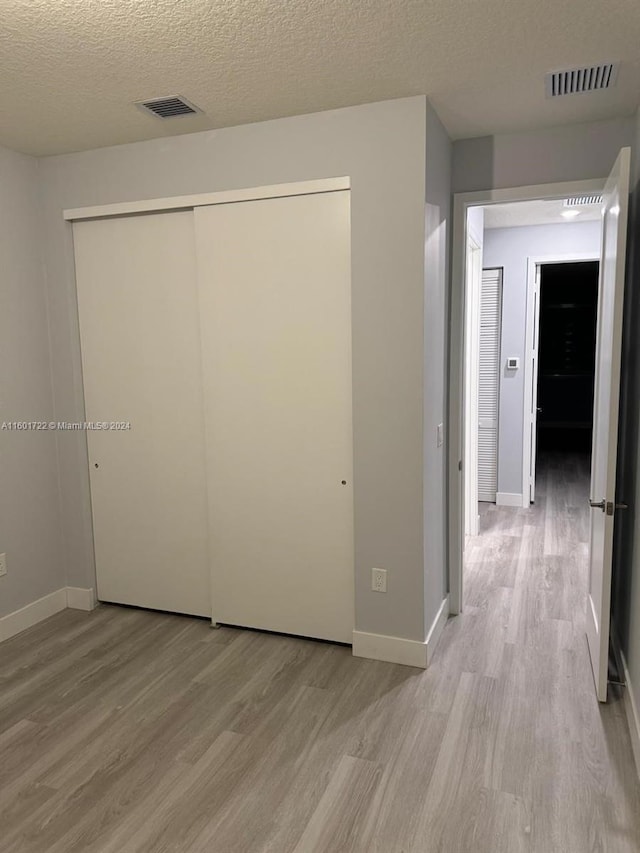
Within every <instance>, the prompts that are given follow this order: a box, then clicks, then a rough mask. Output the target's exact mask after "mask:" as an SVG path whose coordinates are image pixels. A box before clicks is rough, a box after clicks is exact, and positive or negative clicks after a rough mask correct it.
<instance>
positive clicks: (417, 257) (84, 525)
mask: <svg viewBox="0 0 640 853" xmlns="http://www.w3.org/2000/svg"><path fill="white" fill-rule="evenodd" d="M427 128H430V129H429V130H427ZM427 133H429V134H430V138H431V140H432V142H431V144H433V145H434V148H435V147H437V149H438V152H439V154H438V162H439V163H440V166H442V167H443V168H445V170H446V164H447V158H448V153H447V152H448V140H447V139H446V137H445V136H444V135H443V133H442V131H441V129H440V126H439V124H438V123H437V122H436V119H435V117H434V115H433V114H432V113H431V111H429V112H428V113H427V102H426V99H425V98H424V97H416V98H407V99H402V100H395V101H388V102H384V103H379V104H370V105H365V106H361V107H354V108H348V109H343V110H335V111H331V112H326V113H320V114H315V115H308V116H298V117H295V118H290V119H282V120H277V121H270V122H264V123H261V124H254V125H246V126H243V127H237V128H229V129H225V130H217V131H211V132H205V133H197V134H192V135H187V136H179V137H172V138H165V139H157V140H153V141H150V142H142V143H136V144H132V145H123V146H117V147H113V148H104V149H100V150H96V151H88V152H83V153H79V154H71V155H64V156H59V157H51V158H46V159H45V160H43V161H42V162H41V165H40V170H41V179H42V193H41V199H42V209H43V247H44V254H45V261H46V265H47V286H48V294H49V309H50V320H51V322H50V328H51V356H52V376H53V389H54V399H55V412H56V418H57V419H59V420H77V419H82V417H83V395H82V377H81V362H80V344H79V335H78V318H77V310H76V297H75V281H74V268H73V246H72V238H71V226H70V225H69V224H68V223H65V222H64V221H63V219H62V210H63V209H64V208H68V207H82V206H85V205H95V204H106V203H109V202H118V201H128V200H136V199H144V198H154V197H160V196H173V195H182V194H188V193H198V192H211V191H217V190H226V189H233V188H238V187H252V186H259V185H263V184H275V183H281V182H288V181H301V180H309V179H314V178H323V177H332V176H339V175H350V176H351V179H352V248H353V251H352V264H353V363H354V439H355V440H354V449H355V453H354V464H355V482H354V485H355V541H356V555H355V556H356V626H357V627H358V629H360V630H363V631H370V632H373V633H381V634H388V635H395V636H400V637H408V638H411V639H419V640H422V639H423V638H424V636H425V630H426V626H425V606H424V600H425V590H427V596H428V597H430V596H431V595H435V596H436V597H437V596H440V595H441V589H442V578H443V576H444V568H443V564H442V547H443V545H442V543H443V528H444V524H443V519H442V515H441V514H440V515H438V516H437V517H434V518H432V517H431V516H429V517H427V519H426V521H425V517H424V509H423V498H424V500H427V499H428V500H429V501H432V500H433V496H434V495H436V494H438V495H442V494H443V493H444V476H443V463H442V461H441V460H442V454H441V453H440V455H439V456H438V458H437V459H432V458H431V455H430V461H429V465H428V470H427V471H426V472H425V468H424V462H425V459H424V457H425V447H424V444H425V437H424V436H425V434H426V435H428V436H429V437H432V436H433V435H434V433H435V427H436V424H437V423H438V422H440V421H441V420H442V418H443V414H442V396H443V391H442V386H443V377H444V352H445V350H444V348H443V346H442V341H441V338H442V335H443V326H444V322H445V320H444V316H445V315H444V309H443V294H444V280H445V279H444V276H445V274H446V273H445V271H444V268H443V263H444V262H443V261H442V257H441V255H442V253H443V252H444V249H443V246H444V240H445V239H446V238H441V237H440V234H441V232H439V240H440V239H441V240H442V242H441V243H440V242H439V243H438V248H437V251H436V254H437V255H438V257H439V258H440V260H439V266H438V272H437V274H435V275H434V277H433V280H432V281H429V280H428V281H427V299H428V300H432V302H433V306H434V308H433V314H432V315H431V314H430V317H431V318H432V320H433V323H434V325H435V326H436V327H437V332H436V333H435V336H434V340H433V341H431V340H430V339H427V340H426V346H427V358H426V359H425V336H424V317H425V198H426V199H427V200H428V203H429V204H430V205H434V206H435V208H437V211H434V212H432V213H430V214H428V217H427V218H428V222H429V223H431V222H432V221H433V222H434V223H435V220H436V219H437V221H438V223H440V226H441V225H442V222H443V211H444V209H445V196H448V195H449V186H448V177H447V173H446V171H445V172H443V173H442V174H440V175H437V174H434V173H433V172H431V174H430V179H429V185H428V186H426V187H425V140H426V135H427ZM447 201H448V199H447ZM431 216H433V220H432V219H431ZM427 387H428V388H429V389H431V388H435V389H436V390H435V392H434V402H433V404H432V403H431V402H430V403H429V405H428V406H425V403H424V400H425V388H427ZM57 438H58V455H59V466H60V494H61V507H62V525H63V531H64V539H65V544H66V563H67V567H68V578H69V583H70V584H71V585H74V586H92V585H93V584H94V565H93V552H92V532H91V515H90V502H89V481H88V472H87V451H86V440H85V437H84V436H83V435H80V434H77V433H60V434H59V435H58V437H57ZM427 477H428V478H429V484H428V486H427V487H426V490H425V493H424V495H423V489H425V479H426V478H427ZM432 549H433V550H432ZM425 551H426V552H428V554H429V560H428V563H427V575H428V577H427V580H426V582H425ZM373 566H382V567H385V568H387V569H388V571H389V587H388V588H389V591H388V593H387V594H386V595H380V594H379V593H373V592H372V591H371V588H370V587H371V583H370V569H371V567H373ZM432 577H433V578H434V580H433V582H432ZM439 604H440V602H439V601H438V602H434V603H431V602H429V607H428V608H427V610H428V612H429V613H431V612H435V609H436V608H437V606H438V605H439Z"/></svg>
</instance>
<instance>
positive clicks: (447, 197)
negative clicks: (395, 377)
mask: <svg viewBox="0 0 640 853" xmlns="http://www.w3.org/2000/svg"><path fill="white" fill-rule="evenodd" d="M426 119H427V124H426V130H427V133H426V166H425V168H426V194H425V200H426V206H425V253H424V257H425V274H424V289H425V295H424V507H423V512H424V566H425V587H424V595H425V624H426V628H427V630H428V629H429V626H430V625H431V624H432V623H433V620H434V619H435V618H436V614H437V611H438V608H439V606H440V604H441V602H442V600H443V598H444V597H445V595H446V593H447V583H448V576H447V571H446V553H447V552H446V534H447V518H446V506H447V503H446V462H447V456H446V453H447V450H446V445H445V444H442V445H441V446H440V447H438V446H437V427H438V424H443V433H444V435H446V423H445V411H446V404H447V400H446V384H445V377H446V371H447V363H446V353H447V351H448V346H449V343H448V340H449V339H448V329H447V308H448V284H449V252H448V247H449V223H450V221H451V219H450V213H451V143H450V141H449V137H448V136H447V134H446V132H445V130H444V128H443V126H442V124H441V123H440V120H439V118H438V117H437V115H436V114H435V112H434V110H433V109H432V108H431V106H430V105H429V104H427V116H426Z"/></svg>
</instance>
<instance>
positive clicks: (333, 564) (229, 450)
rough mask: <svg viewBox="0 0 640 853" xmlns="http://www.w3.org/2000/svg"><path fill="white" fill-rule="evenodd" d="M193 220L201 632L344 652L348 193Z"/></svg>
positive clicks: (349, 489)
mask: <svg viewBox="0 0 640 853" xmlns="http://www.w3.org/2000/svg"><path fill="white" fill-rule="evenodd" d="M195 218H196V242H197V251H198V277H199V294H200V309H201V322H202V332H201V335H202V353H203V371H204V391H205V417H206V430H207V453H208V461H207V467H208V478H209V510H210V516H209V518H210V539H211V545H212V595H213V618H214V619H215V620H216V621H218V622H222V623H229V624H234V625H243V626H248V627H254V628H262V629H267V630H272V631H281V632H285V633H291V634H299V635H303V636H311V637H318V638H324V639H329V640H337V641H341V642H351V640H352V632H353V625H354V592H353V585H354V573H353V560H354V555H353V483H352V468H353V461H352V456H353V451H352V416H351V407H352V404H351V270H350V214H349V193H348V192H333V193H323V194H317V195H306V196H296V197H287V198H272V199H264V200H259V201H248V202H241V203H236V204H221V205H215V206H211V207H202V208H198V209H197V210H196V211H195Z"/></svg>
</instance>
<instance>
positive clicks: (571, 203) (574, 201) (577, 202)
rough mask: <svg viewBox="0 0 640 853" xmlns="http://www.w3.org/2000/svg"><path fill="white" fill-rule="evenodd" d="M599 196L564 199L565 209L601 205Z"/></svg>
mask: <svg viewBox="0 0 640 853" xmlns="http://www.w3.org/2000/svg"><path fill="white" fill-rule="evenodd" d="M602 201H603V199H602V196H601V195H579V196H576V197H575V198H565V200H564V206H565V207H582V205H584V204H602Z"/></svg>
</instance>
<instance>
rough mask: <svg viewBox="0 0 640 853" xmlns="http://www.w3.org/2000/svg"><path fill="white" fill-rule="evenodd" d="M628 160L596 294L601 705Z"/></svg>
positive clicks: (595, 531)
mask: <svg viewBox="0 0 640 853" xmlns="http://www.w3.org/2000/svg"><path fill="white" fill-rule="evenodd" d="M629 160H630V151H629V149H628V148H623V149H622V151H621V152H620V155H619V157H618V159H617V160H616V162H615V165H614V167H613V171H612V172H611V175H610V176H609V179H608V181H607V184H606V186H605V190H604V208H603V224H602V229H603V230H602V257H601V262H600V283H599V294H598V327H597V343H596V370H595V397H594V408H593V448H592V461H591V500H590V503H591V506H592V508H591V532H590V556H589V598H588V605H587V639H588V642H589V652H590V655H591V666H592V668H593V676H594V679H595V685H596V692H597V695H598V699H599V700H600V701H601V702H605V701H606V699H607V666H608V656H609V622H610V607H611V562H612V551H613V525H614V515H615V506H616V504H615V501H616V461H617V450H618V447H617V444H618V402H619V393H620V352H621V342H622V306H623V296H624V271H625V270H624V268H625V251H626V235H627V207H628V199H629Z"/></svg>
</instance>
